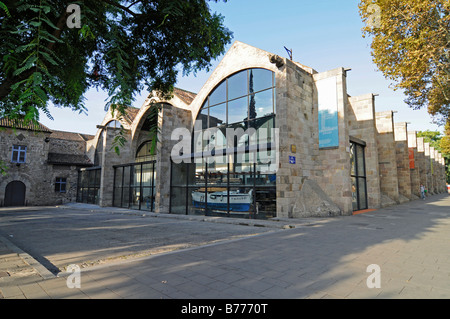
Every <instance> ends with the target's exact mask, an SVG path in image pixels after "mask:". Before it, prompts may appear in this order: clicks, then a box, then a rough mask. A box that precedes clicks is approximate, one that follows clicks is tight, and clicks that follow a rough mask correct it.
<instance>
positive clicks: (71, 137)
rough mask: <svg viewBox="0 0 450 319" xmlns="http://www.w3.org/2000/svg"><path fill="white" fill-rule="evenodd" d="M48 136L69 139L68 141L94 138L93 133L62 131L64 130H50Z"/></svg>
mask: <svg viewBox="0 0 450 319" xmlns="http://www.w3.org/2000/svg"><path fill="white" fill-rule="evenodd" d="M50 138H56V139H60V140H70V141H83V142H85V141H88V140H91V139H93V138H94V135H89V134H82V133H73V132H64V131H55V130H54V131H52V134H51V135H50Z"/></svg>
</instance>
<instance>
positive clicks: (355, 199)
mask: <svg viewBox="0 0 450 319" xmlns="http://www.w3.org/2000/svg"><path fill="white" fill-rule="evenodd" d="M356 187H357V185H356V177H352V206H353V210H358V192H357V188H356Z"/></svg>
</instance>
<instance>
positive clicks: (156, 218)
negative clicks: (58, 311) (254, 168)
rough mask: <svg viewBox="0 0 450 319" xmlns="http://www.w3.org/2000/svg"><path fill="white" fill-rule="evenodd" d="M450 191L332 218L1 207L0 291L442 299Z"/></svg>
mask: <svg viewBox="0 0 450 319" xmlns="http://www.w3.org/2000/svg"><path fill="white" fill-rule="evenodd" d="M449 234H450V196H449V195H448V194H438V195H433V196H431V197H428V198H427V199H426V200H425V201H423V200H415V201H411V202H408V203H404V204H401V205H397V206H391V207H387V208H383V209H378V210H375V211H367V212H365V213H362V214H358V215H353V216H342V217H332V218H305V219H285V220H283V219H278V220H244V219H232V218H221V217H207V216H184V215H168V214H153V213H148V212H142V211H133V210H126V209H119V208H104V207H102V208H101V207H98V206H94V205H84V204H69V205H64V206H59V207H21V208H9V209H7V208H1V209H0V299H2V298H3V299H183V300H184V299H189V300H195V299H233V300H237V299H239V300H243V299H258V300H266V299H267V300H268V299H328V298H333V299H430V298H432V299H447V298H450V235H449Z"/></svg>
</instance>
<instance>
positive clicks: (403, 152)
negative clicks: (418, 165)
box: [394, 122, 411, 203]
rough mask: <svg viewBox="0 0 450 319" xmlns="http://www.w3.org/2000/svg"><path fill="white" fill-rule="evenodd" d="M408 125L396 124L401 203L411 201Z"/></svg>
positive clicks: (395, 133)
mask: <svg viewBox="0 0 450 319" xmlns="http://www.w3.org/2000/svg"><path fill="white" fill-rule="evenodd" d="M407 126H408V124H407V123H405V122H402V123H395V124H394V138H395V144H394V145H395V153H396V159H397V179H398V192H399V202H400V203H402V202H406V201H409V200H410V199H411V173H410V168H409V149H408V129H407Z"/></svg>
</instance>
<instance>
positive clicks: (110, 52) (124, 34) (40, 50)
mask: <svg viewBox="0 0 450 319" xmlns="http://www.w3.org/2000/svg"><path fill="white" fill-rule="evenodd" d="M214 1H216V2H217V1H218V0H214ZM225 1H226V0H225ZM208 2H209V1H207V0H189V1H185V0H156V1H150V0H140V1H125V0H96V1H64V0H38V1H36V0H14V1H12V0H2V1H1V2H0V23H1V27H0V40H1V43H2V44H1V46H0V57H1V59H0V117H9V118H25V119H26V120H32V121H37V120H38V119H39V111H42V112H43V113H45V114H46V115H47V116H48V117H50V118H51V114H50V112H49V108H48V106H49V103H50V102H52V103H53V104H54V105H56V106H58V107H66V108H70V109H72V110H74V111H79V112H87V111H88V110H87V109H86V106H85V98H84V94H85V93H86V91H87V90H88V89H90V88H99V89H102V90H105V91H106V92H107V93H108V99H107V101H106V105H105V109H108V108H110V109H111V110H112V111H114V110H116V109H117V110H118V111H120V113H122V114H123V113H124V110H125V108H126V107H127V106H130V105H131V104H132V102H133V101H134V97H135V96H136V94H138V93H139V92H141V91H142V90H144V89H147V90H148V91H152V90H157V91H159V92H161V94H162V95H163V96H164V97H167V96H170V94H171V92H172V90H173V86H174V83H175V82H176V79H177V75H178V72H179V70H180V71H182V72H184V73H185V74H189V73H191V72H194V73H195V72H196V71H199V70H201V69H208V68H209V66H210V63H211V61H212V60H213V59H215V58H217V57H218V56H219V55H220V54H222V53H223V52H224V50H225V46H226V44H228V43H229V42H230V41H231V38H232V33H231V32H230V31H229V30H228V29H227V28H226V27H225V26H224V25H223V17H222V16H221V15H219V14H217V13H212V12H211V10H210V7H209V4H208ZM69 4H76V5H79V8H80V13H81V15H80V28H70V27H68V25H67V20H68V18H71V15H72V14H73V11H68V10H67V9H68V6H69Z"/></svg>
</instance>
